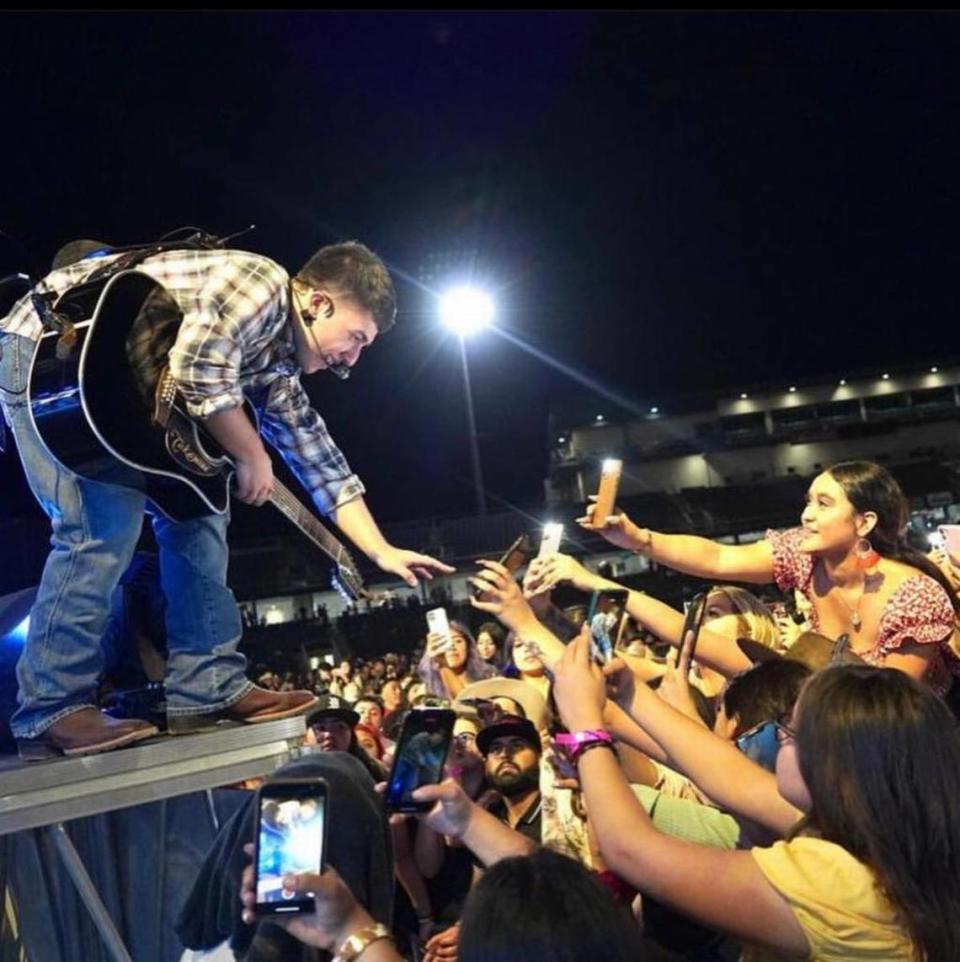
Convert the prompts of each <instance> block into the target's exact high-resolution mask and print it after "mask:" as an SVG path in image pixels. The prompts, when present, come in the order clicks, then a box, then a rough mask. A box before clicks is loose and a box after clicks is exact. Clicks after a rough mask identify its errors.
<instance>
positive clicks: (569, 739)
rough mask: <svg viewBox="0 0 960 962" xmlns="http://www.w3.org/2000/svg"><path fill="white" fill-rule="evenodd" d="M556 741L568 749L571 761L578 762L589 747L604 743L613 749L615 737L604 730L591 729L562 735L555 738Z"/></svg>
mask: <svg viewBox="0 0 960 962" xmlns="http://www.w3.org/2000/svg"><path fill="white" fill-rule="evenodd" d="M554 741H555V742H556V743H557V744H558V745H562V746H563V747H564V748H566V749H567V751H568V752H569V754H570V760H571V761H576V760H577V756H578V755H579V754H580V752H582V751H583V749H584V748H585V747H586V746H587V745H593V744H595V743H596V742H604V743H606V744H607V745H610V746H611V747H612V746H613V736H612V735H611V734H610V732H608V731H604V730H603V729H602V728H591V729H587V730H586V731H582V732H570V733H569V734H565V733H561V734H559V735H555V736H554Z"/></svg>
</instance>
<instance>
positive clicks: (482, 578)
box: [468, 559, 537, 633]
mask: <svg viewBox="0 0 960 962" xmlns="http://www.w3.org/2000/svg"><path fill="white" fill-rule="evenodd" d="M477 564H479V565H480V567H481V569H482V570H481V571H479V572H478V573H477V575H476V576H475V577H473V578H469V579H468V580H469V582H470V584H472V585H473V586H474V587H475V588H478V589H479V590H480V591H481V592H483V596H482V600H481V599H479V598H475V597H472V596H471V598H470V604H471V605H473V607H474V608H479V609H480V610H481V611H489V612H491V613H492V614H494V615H496V616H497V617H498V618H499V619H500V620H501V621H502V622H503V623H504V624H505V625H506V626H507V627H508V628H511V629H512V630H513V631H516V632H518V633H521V632H522V630H523V628H524V627H526V626H527V625H530V624H532V623H534V622H536V620H537V619H536V615H535V614H534V612H533V609H532V608H531V607H530V603H529V602H528V601H527V600H526V598H524V597H523V592H522V591H521V590H520V586H519V585H518V584H517V583H516V581H514V580H513V575H511V574H510V572H509V571H507V569H506V568H504V566H503V565H502V564H500V563H499V562H496V561H487V560H485V559H480V561H478V562H477Z"/></svg>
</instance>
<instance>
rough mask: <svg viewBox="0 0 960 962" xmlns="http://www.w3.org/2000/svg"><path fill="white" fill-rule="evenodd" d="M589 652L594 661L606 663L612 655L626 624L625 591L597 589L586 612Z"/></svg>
mask: <svg viewBox="0 0 960 962" xmlns="http://www.w3.org/2000/svg"><path fill="white" fill-rule="evenodd" d="M587 621H588V622H589V624H590V652H591V654H592V656H593V658H594V660H595V661H598V662H600V663H601V664H607V662H609V661H610V660H611V659H612V658H613V655H614V652H615V651H616V649H617V645H619V643H620V639H621V637H622V636H623V630H624V628H625V627H626V624H627V592H626V591H612V590H611V591H597V592H595V593H594V595H593V598H591V600H590V610H589V612H588V613H587Z"/></svg>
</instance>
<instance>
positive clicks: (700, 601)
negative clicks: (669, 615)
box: [680, 591, 707, 663]
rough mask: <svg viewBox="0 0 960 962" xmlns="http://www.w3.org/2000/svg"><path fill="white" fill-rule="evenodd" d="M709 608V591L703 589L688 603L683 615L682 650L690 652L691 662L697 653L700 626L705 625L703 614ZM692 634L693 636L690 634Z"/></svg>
mask: <svg viewBox="0 0 960 962" xmlns="http://www.w3.org/2000/svg"><path fill="white" fill-rule="evenodd" d="M706 610H707V592H706V591H701V592H700V594H698V595H697V596H696V597H695V598H694V599H693V601H691V602H690V604H688V605H687V611H686V614H685V615H684V617H683V630H682V631H681V632H680V652H681V654H682V653H683V652H684V651H689V652H690V662H691V663H692V662H693V659H694V658H695V657H696V655H697V642H698V641H699V640H700V628H701V626H702V625H703V615H704V612H705V611H706ZM691 632H692V633H693V634H692V637H690V638H689V640H688V636H689V635H690V634H691Z"/></svg>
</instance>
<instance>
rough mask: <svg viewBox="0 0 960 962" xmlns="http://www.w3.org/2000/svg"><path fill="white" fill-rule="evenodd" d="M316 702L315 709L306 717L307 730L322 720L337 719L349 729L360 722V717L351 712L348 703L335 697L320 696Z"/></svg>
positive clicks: (351, 709)
mask: <svg viewBox="0 0 960 962" xmlns="http://www.w3.org/2000/svg"><path fill="white" fill-rule="evenodd" d="M318 702H319V703H318V705H317V707H316V708H314V709H313V711H312V712H310V714H309V715H307V727H308V728H309V727H310V726H311V725H315V724H316V723H317V722H318V721H320V720H321V719H324V718H339V719H340V721H343V722H346V723H347V724H348V725H349V726H350V727H351V728H353V726H354V725H356V724H358V723H359V721H360V716H359V715H358V714H357V713H356V712H355V711H354V710H353V708H352V706H351V705H350V702H348V701H344V699H342V698H338V697H337V696H336V695H321V696H320V698H319V699H318Z"/></svg>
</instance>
